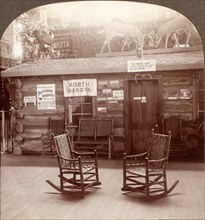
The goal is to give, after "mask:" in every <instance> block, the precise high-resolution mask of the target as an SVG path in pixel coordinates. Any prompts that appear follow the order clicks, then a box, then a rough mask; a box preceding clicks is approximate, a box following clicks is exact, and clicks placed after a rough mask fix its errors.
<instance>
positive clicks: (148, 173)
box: [121, 130, 179, 199]
mask: <svg viewBox="0 0 205 220" xmlns="http://www.w3.org/2000/svg"><path fill="white" fill-rule="evenodd" d="M170 139H171V132H169V134H168V135H164V134H156V133H154V130H152V133H151V136H150V139H149V143H148V151H147V152H145V153H142V154H137V155H126V153H125V154H124V160H123V161H124V162H123V187H122V189H121V190H122V191H128V192H140V193H143V194H145V195H146V196H147V198H148V199H151V198H153V199H157V198H161V197H164V196H167V195H168V194H169V193H170V192H171V191H172V190H173V189H174V188H175V187H176V185H177V184H178V182H179V180H177V181H176V182H175V183H174V184H173V185H172V187H171V188H169V189H168V188H167V175H166V165H167V162H168V155H169V146H170Z"/></svg>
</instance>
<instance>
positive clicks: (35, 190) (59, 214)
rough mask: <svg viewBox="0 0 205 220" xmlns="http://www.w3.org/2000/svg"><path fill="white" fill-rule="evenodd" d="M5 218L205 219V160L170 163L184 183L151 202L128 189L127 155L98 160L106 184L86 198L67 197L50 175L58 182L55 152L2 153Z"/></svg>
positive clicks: (170, 178)
mask: <svg viewBox="0 0 205 220" xmlns="http://www.w3.org/2000/svg"><path fill="white" fill-rule="evenodd" d="M1 165H2V167H1V219H4V220H5V219H12V220H14V219H27V220H29V219H32V220H33V219H140V220H143V219H204V218H205V213H204V212H205V211H204V205H205V204H204V198H205V192H204V181H205V180H204V164H203V163H196V162H195V163H191V162H189V163H187V162H170V163H169V164H168V168H169V169H168V172H167V175H168V185H171V184H172V183H173V182H174V181H175V180H176V179H179V181H180V182H179V184H178V186H177V187H176V188H175V190H174V191H173V192H172V193H171V194H170V196H168V197H166V198H163V199H161V200H157V201H152V202H148V201H147V200H146V199H145V197H144V196H142V195H141V194H137V193H129V194H124V193H122V192H121V187H122V160H108V159H100V160H99V172H100V173H99V174H100V181H101V182H102V185H101V186H99V187H93V188H90V189H89V190H88V192H87V195H86V196H85V198H84V199H82V198H81V197H79V196H78V195H66V196H63V195H62V194H59V193H58V192H57V191H55V190H53V189H52V188H51V187H50V186H49V185H48V184H47V183H46V182H45V180H46V179H49V180H51V181H53V182H54V183H56V184H58V181H59V180H58V178H57V174H58V167H57V163H56V159H55V158H54V157H53V156H51V157H49V158H45V159H42V157H41V155H39V156H28V155H27V156H13V155H1Z"/></svg>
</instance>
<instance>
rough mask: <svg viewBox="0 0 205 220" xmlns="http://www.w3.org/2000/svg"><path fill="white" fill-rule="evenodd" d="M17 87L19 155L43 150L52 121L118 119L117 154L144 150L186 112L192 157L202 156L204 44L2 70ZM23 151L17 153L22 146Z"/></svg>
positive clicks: (15, 146) (14, 94)
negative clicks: (169, 120) (154, 133)
mask: <svg viewBox="0 0 205 220" xmlns="http://www.w3.org/2000/svg"><path fill="white" fill-rule="evenodd" d="M1 77H2V79H9V80H10V81H11V82H12V83H13V85H14V91H13V92H12V94H11V96H12V97H11V99H12V105H13V107H14V109H15V111H16V114H15V115H16V123H15V132H14V136H13V152H14V153H15V152H20V154H28V153H29V154H36V153H40V152H41V150H42V140H41V134H42V133H43V132H46V131H48V130H49V118H50V117H53V116H59V117H63V118H64V119H65V126H66V128H69V126H73V125H74V126H78V120H79V118H80V117H113V118H114V134H113V135H114V139H113V146H112V155H114V156H119V155H122V153H123V152H127V153H128V154H132V153H135V152H139V151H141V150H142V148H143V142H144V140H146V139H147V138H148V133H149V131H150V130H151V129H152V128H154V127H155V125H156V124H158V123H159V122H160V121H161V119H162V118H164V117H165V118H166V117H169V116H171V115H180V116H181V117H182V120H183V128H184V130H185V131H186V132H187V134H188V136H187V137H188V155H189V157H190V158H194V157H198V148H199V146H198V132H199V129H198V128H199V125H200V123H201V122H203V121H204V55H203V49H202V47H192V48H172V49H156V50H146V51H144V54H143V57H141V58H139V57H138V56H137V55H136V54H135V53H134V52H127V53H126V52H124V53H123V55H122V53H103V54H96V57H90V58H78V59H75V58H67V59H46V58H45V59H41V60H36V61H33V62H27V63H23V64H20V65H18V66H15V67H12V68H9V69H7V70H5V71H2V73H1ZM17 149H18V150H17Z"/></svg>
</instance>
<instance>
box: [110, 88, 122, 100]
mask: <svg viewBox="0 0 205 220" xmlns="http://www.w3.org/2000/svg"><path fill="white" fill-rule="evenodd" d="M112 95H113V99H117V100H123V99H124V91H123V90H113V91H112Z"/></svg>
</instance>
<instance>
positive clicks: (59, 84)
mask: <svg viewBox="0 0 205 220" xmlns="http://www.w3.org/2000/svg"><path fill="white" fill-rule="evenodd" d="M134 75H135V74H133V75H132V74H129V76H128V74H127V73H126V74H109V75H108V74H107V75H103V74H101V75H99V74H98V75H86V76H85V75H72V76H71V75H69V76H60V77H59V76H48V77H46V76H39V77H37V76H35V77H22V78H16V79H15V78H13V79H12V80H13V81H15V80H16V81H18V83H17V84H18V85H17V86H16V90H17V91H16V92H14V94H13V97H12V100H13V105H14V107H15V110H16V120H17V123H16V129H15V134H14V142H13V145H14V148H15V147H20V148H21V149H22V151H23V152H24V153H28V152H32V153H40V152H41V148H42V143H41V134H42V133H44V132H47V131H48V129H49V117H51V116H65V100H64V96H63V80H69V79H74V78H96V79H97V86H98V91H97V97H96V101H95V103H96V106H95V108H96V116H99V117H103V116H105V117H106V116H113V117H114V146H113V150H114V152H122V151H123V150H124V148H125V143H124V133H125V127H126V125H125V122H124V121H125V120H124V119H125V118H124V117H125V115H124V109H125V106H124V95H125V93H126V92H127V91H125V89H124V82H125V81H126V80H130V79H133V80H134ZM202 75H203V70H196V71H191V70H190V71H186V72H184V71H181V72H176V71H172V72H157V73H156V74H155V77H158V76H159V77H160V78H161V80H162V88H161V91H163V100H162V115H163V116H164V117H169V116H170V115H173V114H174V115H177V114H180V115H181V116H182V119H183V120H184V121H185V123H184V124H185V127H186V129H187V131H188V132H190V137H189V138H190V139H191V141H190V143H191V147H193V146H194V147H197V140H198V136H197V132H198V124H199V120H202V121H203V114H202V112H204V108H203V102H202V101H199V100H204V93H203V92H204V91H202V85H204V82H202V80H201V79H202ZM40 84H55V95H56V109H54V110H49V109H47V110H38V108H37V105H36V104H35V103H27V104H26V105H25V103H24V97H26V96H37V85H40ZM199 88H200V89H199ZM194 135H195V136H194ZM193 139H194V141H193ZM193 143H194V144H193Z"/></svg>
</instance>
